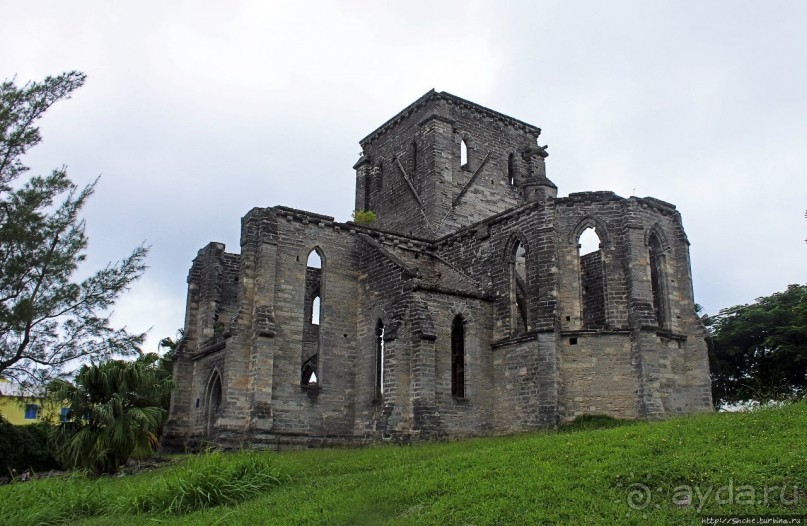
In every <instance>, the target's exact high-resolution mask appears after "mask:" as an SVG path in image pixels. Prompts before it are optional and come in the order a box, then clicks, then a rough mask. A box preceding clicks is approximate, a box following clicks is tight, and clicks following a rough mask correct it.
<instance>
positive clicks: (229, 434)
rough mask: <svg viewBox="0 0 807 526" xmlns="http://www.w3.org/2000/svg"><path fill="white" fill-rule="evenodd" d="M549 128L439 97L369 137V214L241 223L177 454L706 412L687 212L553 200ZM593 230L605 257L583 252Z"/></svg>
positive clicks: (187, 357) (203, 314)
mask: <svg viewBox="0 0 807 526" xmlns="http://www.w3.org/2000/svg"><path fill="white" fill-rule="evenodd" d="M540 133H541V130H540V129H539V128H537V127H535V126H532V125H530V124H527V123H524V122H521V121H519V120H516V119H514V118H512V117H508V116H506V115H502V114H500V113H497V112H495V111H492V110H490V109H487V108H484V107H482V106H479V105H477V104H474V103H472V102H469V101H466V100H463V99H461V98H459V97H456V96H454V95H450V94H448V93H443V92H435V91H430V92H429V93H427V94H426V95H424V96H423V97H421V98H420V99H418V100H417V101H415V102H414V103H413V104H411V105H410V106H408V107H407V108H405V109H404V110H403V111H401V112H400V113H398V114H397V115H396V116H394V117H393V118H392V119H390V120H389V121H387V122H386V123H384V124H383V125H381V127H379V128H378V129H377V130H375V131H374V132H372V133H371V134H369V135H368V136H367V137H365V138H364V139H363V140H362V141H361V142H360V144H361V147H362V156H361V158H360V159H359V161H358V162H357V163H356V165H355V166H354V168H355V170H356V203H355V209H356V210H372V211H373V212H375V214H376V215H377V219H376V220H375V221H374V222H372V223H370V224H355V223H351V222H348V223H339V222H337V221H334V219H333V218H332V217H328V216H324V215H320V214H315V213H311V212H305V211H302V210H295V209H292V208H287V207H283V206H274V207H270V208H254V209H252V210H250V211H249V212H248V213H247V215H246V216H244V217H243V218H242V220H241V247H240V253H231V252H227V251H226V250H225V247H224V245H222V244H221V243H210V244H209V245H207V246H206V247H204V248H202V249H201V250H200V251H199V253H198V255H197V256H196V258H195V259H194V260H193V265H192V267H191V270H190V273H189V275H188V299H187V311H186V316H185V329H184V331H185V332H184V336H185V337H184V340H183V341H182V344H181V346H180V348H179V349H178V351H177V354H176V360H175V365H174V378H175V381H176V387H175V390H174V393H173V396H172V400H171V409H170V415H169V420H168V422H167V423H166V426H165V433H164V436H163V443H164V447H166V448H169V449H171V448H174V449H182V448H195V447H198V446H199V445H200V444H201V443H203V442H212V443H217V444H220V445H222V446H225V447H236V446H238V445H239V444H241V443H251V444H254V445H256V446H260V447H305V446H317V445H348V444H351V445H352V444H361V443H367V442H372V441H378V440H383V439H392V440H401V441H408V440H417V439H439V438H453V437H461V436H473V435H487V434H502V433H513V432H519V431H525V430H531V429H538V428H545V427H551V426H555V425H557V424H558V423H559V422H564V421H569V420H572V419H574V418H575V417H577V416H579V415H585V414H603V415H610V416H613V417H619V418H659V417H666V416H670V415H678V414H683V413H691V412H698V411H709V410H711V407H712V404H711V393H710V383H709V366H708V360H707V350H706V343H705V341H704V337H705V336H706V332H705V330H704V328H703V326H702V325H701V323H700V320H699V318H698V316H697V315H696V313H695V311H694V300H693V293H692V279H691V274H690V261H689V247H688V245H689V243H688V241H687V237H686V234H685V233H684V229H683V226H682V224H681V216H680V214H679V213H678V211H677V210H676V208H675V206H673V205H671V204H669V203H666V202H664V201H660V200H658V199H654V198H652V197H644V198H639V197H629V198H623V197H620V196H617V195H616V194H614V193H613V192H583V193H573V194H570V195H569V196H567V197H558V195H557V187H556V186H555V184H554V183H553V182H552V181H551V180H550V179H549V178H548V177H547V174H546V166H545V163H546V158H547V155H548V154H547V150H546V147H541V146H539V143H538V138H539V135H540ZM588 230H593V232H594V233H596V236H597V237H598V238H599V250H595V251H593V252H591V253H588V254H581V253H580V252H581V250H580V246H579V240H580V237H581V235H582V234H583V233H584V232H585V231H588Z"/></svg>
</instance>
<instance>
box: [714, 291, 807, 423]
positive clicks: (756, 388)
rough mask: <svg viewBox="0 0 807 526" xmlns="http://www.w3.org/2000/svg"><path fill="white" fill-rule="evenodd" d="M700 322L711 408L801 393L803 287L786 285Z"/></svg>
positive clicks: (805, 378)
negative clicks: (704, 328)
mask: <svg viewBox="0 0 807 526" xmlns="http://www.w3.org/2000/svg"><path fill="white" fill-rule="evenodd" d="M705 320H706V322H707V325H708V326H709V328H710V331H711V333H712V345H711V346H710V350H709V360H710V365H711V370H712V394H713V398H714V401H715V406H718V407H719V406H720V405H723V404H732V403H738V402H747V401H751V400H756V401H760V402H765V401H768V400H771V399H777V398H781V397H792V396H803V395H804V393H805V390H806V389H807V285H790V286H788V287H787V290H785V291H784V292H776V293H774V294H771V295H770V296H765V297H763V298H758V299H757V301H756V302H755V303H752V304H750V305H739V306H736V307H731V308H728V309H723V310H722V311H720V313H719V314H718V315H717V316H713V317H711V318H709V317H706V318H705Z"/></svg>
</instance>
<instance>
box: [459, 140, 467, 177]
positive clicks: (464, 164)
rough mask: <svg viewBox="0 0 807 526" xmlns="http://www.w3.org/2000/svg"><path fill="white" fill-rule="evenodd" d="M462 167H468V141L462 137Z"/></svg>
mask: <svg viewBox="0 0 807 526" xmlns="http://www.w3.org/2000/svg"><path fill="white" fill-rule="evenodd" d="M460 168H463V169H466V170H467V169H468V143H467V142H465V139H460Z"/></svg>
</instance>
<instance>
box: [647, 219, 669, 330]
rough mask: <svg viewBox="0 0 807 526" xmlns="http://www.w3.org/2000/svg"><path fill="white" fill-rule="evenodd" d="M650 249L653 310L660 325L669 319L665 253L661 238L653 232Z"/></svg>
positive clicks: (649, 242) (649, 241) (649, 243)
mask: <svg viewBox="0 0 807 526" xmlns="http://www.w3.org/2000/svg"><path fill="white" fill-rule="evenodd" d="M648 245H649V249H650V286H651V288H652V291H653V310H654V314H655V316H656V322H657V323H658V326H659V327H664V325H665V322H666V321H667V312H666V311H667V308H666V307H667V305H666V296H667V295H666V294H665V293H664V254H663V253H662V247H661V240H660V239H659V238H658V236H657V235H656V234H655V233H653V234H651V235H650V239H649V240H648Z"/></svg>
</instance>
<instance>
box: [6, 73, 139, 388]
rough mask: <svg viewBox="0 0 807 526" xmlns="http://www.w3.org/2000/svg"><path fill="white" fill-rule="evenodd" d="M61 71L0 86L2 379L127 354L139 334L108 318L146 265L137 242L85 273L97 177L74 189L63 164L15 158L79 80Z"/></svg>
mask: <svg viewBox="0 0 807 526" xmlns="http://www.w3.org/2000/svg"><path fill="white" fill-rule="evenodd" d="M84 79H85V76H84V75H83V74H82V73H77V72H69V73H64V74H62V75H59V76H57V77H47V78H46V79H45V80H43V81H42V82H30V83H28V84H25V85H24V86H22V87H18V86H16V85H15V84H14V82H13V81H5V82H3V83H2V84H0V377H5V378H9V379H12V380H15V381H16V382H18V383H19V384H21V385H22V386H23V387H32V386H40V387H42V386H45V385H47V383H48V382H49V381H50V380H51V379H53V378H57V377H60V376H63V374H64V372H65V370H66V369H67V368H69V365H70V364H71V362H73V363H75V362H76V360H81V359H83V358H91V359H95V360H100V359H106V358H109V357H111V356H114V355H134V354H136V353H137V350H136V349H137V347H138V346H139V345H140V344H142V342H143V339H144V336H145V335H143V334H130V333H128V332H127V331H126V330H125V329H115V328H113V327H111V326H110V321H109V309H110V308H111V307H112V306H113V305H114V304H115V302H116V301H117V299H118V298H119V296H120V295H121V294H122V293H123V292H124V291H125V290H127V289H128V288H129V287H130V285H131V284H132V282H133V281H134V280H135V279H137V278H138V277H139V276H140V275H141V274H142V272H143V270H144V269H145V265H144V259H145V257H146V254H147V249H146V248H145V247H143V246H140V247H137V248H135V249H134V251H133V252H132V253H131V254H130V255H129V256H127V257H126V258H124V259H123V260H122V261H120V262H118V263H116V264H109V265H107V266H106V267H105V268H103V269H102V270H100V271H98V272H96V273H95V274H92V275H90V276H89V277H88V278H86V279H84V280H82V281H77V280H75V279H74V278H73V274H74V273H75V271H76V270H77V268H78V266H79V264H80V263H81V262H82V261H84V259H85V256H86V248H87V237H86V235H85V233H84V221H83V220H82V219H81V218H80V217H79V213H80V211H81V209H82V207H83V206H84V205H85V204H86V203H87V200H88V199H89V198H90V196H91V195H92V193H93V191H94V189H95V185H96V183H97V180H96V181H95V182H93V183H91V184H89V185H87V186H85V187H84V188H79V187H77V186H76V185H75V184H74V183H73V182H71V181H70V179H69V178H68V176H67V171H66V169H65V168H64V167H62V168H58V169H56V170H54V171H53V172H52V173H51V174H50V175H47V176H32V177H28V178H25V177H23V178H22V179H20V178H21V177H22V176H24V175H26V172H27V171H28V168H27V167H26V166H25V165H24V164H23V163H22V157H23V156H24V155H25V153H26V152H27V151H28V150H29V149H30V148H31V147H33V146H35V145H36V144H38V143H39V142H40V140H41V136H40V134H39V129H38V128H37V127H36V126H35V124H36V122H37V121H38V120H39V119H40V118H41V117H42V116H43V115H44V113H45V111H47V109H48V108H50V106H51V105H53V104H54V103H56V102H57V101H59V100H62V99H67V98H69V97H70V94H71V93H72V92H73V91H74V90H76V89H77V88H79V87H80V86H81V85H82V84H83V83H84Z"/></svg>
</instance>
